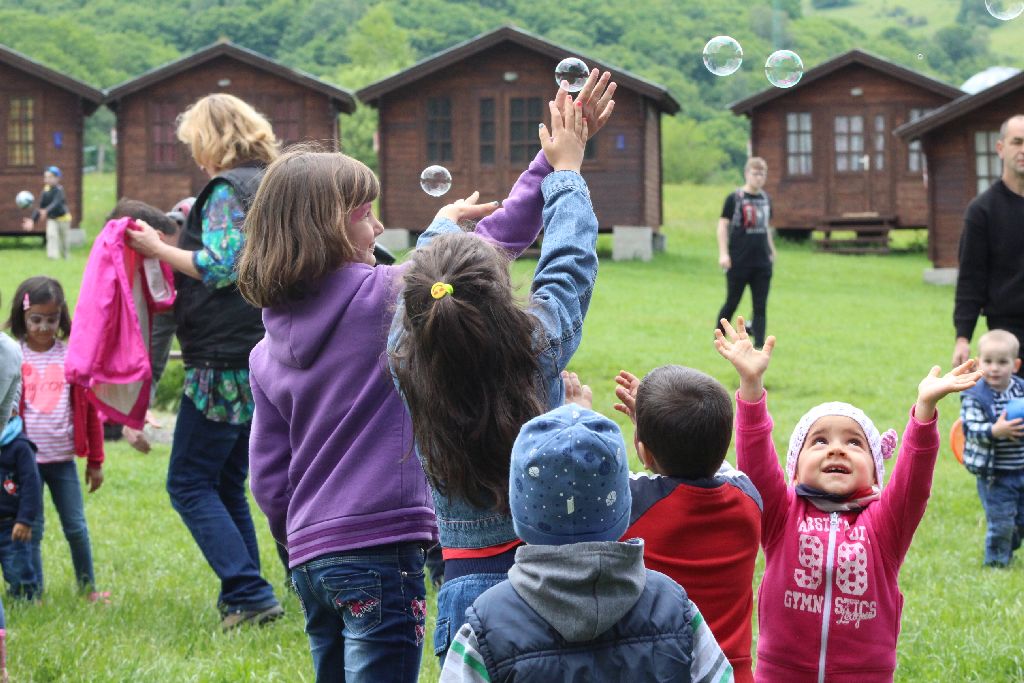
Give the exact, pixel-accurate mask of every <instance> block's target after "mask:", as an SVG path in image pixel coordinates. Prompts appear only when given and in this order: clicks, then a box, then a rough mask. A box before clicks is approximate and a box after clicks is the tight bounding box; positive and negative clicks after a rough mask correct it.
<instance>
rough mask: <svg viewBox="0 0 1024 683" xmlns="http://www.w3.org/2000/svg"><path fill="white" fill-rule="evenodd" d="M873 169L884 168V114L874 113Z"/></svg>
mask: <svg viewBox="0 0 1024 683" xmlns="http://www.w3.org/2000/svg"><path fill="white" fill-rule="evenodd" d="M873 147H874V153H875V170H876V171H882V170H885V116H884V115H882V114H876V115H875V134H874V145H873Z"/></svg>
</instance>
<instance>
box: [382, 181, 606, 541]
mask: <svg viewBox="0 0 1024 683" xmlns="http://www.w3.org/2000/svg"><path fill="white" fill-rule="evenodd" d="M541 191H542V192H543V194H544V213H543V216H544V242H543V244H542V246H541V254H540V260H539V261H538V262H537V270H536V271H535V272H534V276H533V284H532V285H531V287H530V307H529V309H528V310H529V311H530V313H532V314H533V315H534V316H536V318H537V321H538V325H537V328H536V330H535V332H534V337H533V343H534V348H535V349H536V352H537V358H538V361H539V368H540V373H541V379H542V382H543V386H544V387H545V391H546V393H547V407H546V408H545V410H547V409H550V408H554V407H556V406H559V405H561V404H562V401H563V400H564V392H565V388H564V386H563V385H562V377H561V372H562V370H564V369H565V366H566V365H568V363H569V359H570V358H572V355H573V354H574V353H575V352H576V349H577V348H578V347H579V345H580V341H581V340H582V338H583V319H584V317H585V316H586V314H587V308H588V307H589V306H590V297H591V294H592V293H593V291H594V281H595V280H596V279H597V216H595V215H594V208H593V206H592V205H591V203H590V192H589V191H588V189H587V184H586V182H585V181H584V180H583V177H582V176H581V175H579V174H578V173H575V172H573V171H556V172H554V173H551V174H550V175H548V176H547V177H546V178H545V179H544V182H543V183H542V184H541ZM459 229H460V228H459V227H458V226H457V225H456V224H455V223H453V222H451V221H449V220H446V219H438V220H435V221H434V222H433V223H431V224H430V227H428V228H427V230H426V232H424V233H423V234H422V235H421V236H420V238H419V240H418V241H417V243H416V247H417V248H419V247H423V246H425V245H427V244H429V243H430V241H431V240H432V239H434V238H435V237H436V236H438V235H441V234H444V233H447V232H456V231H458V230H459ZM402 315H403V305H402V299H401V296H400V297H399V301H398V308H397V310H396V311H395V317H394V319H393V321H392V325H391V333H390V334H389V336H388V353H389V354H391V353H392V352H393V351H394V350H395V349H396V348H397V347H398V345H399V343H400V341H401V339H402V336H403V335H404V334H405V331H404V330H403V329H402ZM417 456H418V457H421V456H419V452H418V451H417ZM421 459H422V457H421ZM431 493H432V494H433V497H434V511H435V513H436V514H437V526H438V532H439V534H440V537H441V545H442V546H443V547H445V548H486V547H489V546H494V545H500V544H502V543H509V542H511V541H514V540H516V538H517V536H516V533H515V530H514V529H513V528H512V517H511V516H510V515H507V514H502V513H497V512H495V511H494V509H493V508H479V507H476V506H475V505H472V504H470V503H469V502H468V501H465V500H459V499H450V498H448V497H447V496H445V495H443V494H441V493H439V492H438V491H436V490H433V489H432V490H431Z"/></svg>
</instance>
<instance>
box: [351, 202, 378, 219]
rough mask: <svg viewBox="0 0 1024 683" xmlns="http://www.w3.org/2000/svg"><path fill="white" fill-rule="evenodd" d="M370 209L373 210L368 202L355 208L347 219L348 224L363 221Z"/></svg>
mask: <svg viewBox="0 0 1024 683" xmlns="http://www.w3.org/2000/svg"><path fill="white" fill-rule="evenodd" d="M372 208H373V205H372V204H371V203H369V202H367V203H366V204H362V205H361V206H358V207H356V208H355V209H354V210H353V211H352V213H350V214H349V218H348V221H349V223H350V224H351V223H358V222H359V221H361V220H363V219H364V218H366V216H367V215H368V214H369V213H370V210H371V209H372Z"/></svg>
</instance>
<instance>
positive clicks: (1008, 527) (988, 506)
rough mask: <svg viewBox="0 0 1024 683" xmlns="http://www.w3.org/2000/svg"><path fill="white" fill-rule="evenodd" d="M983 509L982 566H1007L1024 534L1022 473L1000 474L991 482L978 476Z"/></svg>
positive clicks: (1023, 486)
mask: <svg viewBox="0 0 1024 683" xmlns="http://www.w3.org/2000/svg"><path fill="white" fill-rule="evenodd" d="M978 497H979V498H981V506H982V507H983V508H984V509H985V521H986V522H987V523H988V530H987V531H986V532H985V564H999V565H1007V564H1009V563H1010V558H1011V557H1012V556H1013V553H1014V551H1015V550H1017V548H1019V547H1020V543H1021V536H1022V535H1024V470H1017V471H1014V472H1000V473H998V474H996V476H995V477H994V478H993V479H992V481H991V483H989V481H988V480H987V479H986V477H978Z"/></svg>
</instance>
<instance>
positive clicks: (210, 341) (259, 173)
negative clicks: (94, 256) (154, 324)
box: [129, 93, 283, 630]
mask: <svg viewBox="0 0 1024 683" xmlns="http://www.w3.org/2000/svg"><path fill="white" fill-rule="evenodd" d="M178 139H179V140H181V141H182V142H184V143H185V144H186V145H188V146H189V148H190V149H191V151H192V158H193V159H194V160H195V162H196V164H198V165H199V167H200V168H202V169H203V171H205V172H206V174H207V175H209V176H210V182H208V183H207V184H206V187H204V188H203V190H202V192H200V193H199V196H198V197H197V198H196V201H195V204H194V205H193V207H192V210H191V211H190V212H189V217H188V221H187V222H186V224H185V227H184V230H183V231H182V233H181V238H180V240H179V243H178V244H179V246H177V247H174V246H171V245H169V244H166V243H164V242H162V241H161V240H160V238H159V235H158V233H157V232H156V231H155V230H153V229H152V228H151V227H149V226H145V225H144V226H143V230H142V231H141V232H130V233H129V239H130V242H131V246H132V247H134V248H135V250H136V251H138V252H140V253H142V254H143V255H145V256H151V257H155V258H158V259H160V260H161V261H165V262H167V263H169V264H170V265H171V266H172V267H173V268H174V269H175V270H176V271H178V275H177V277H176V281H175V284H176V286H177V288H178V298H177V301H176V303H175V318H176V320H177V324H178V340H179V342H180V343H181V351H182V358H183V360H184V364H185V388H184V396H182V399H181V407H180V409H179V411H178V419H177V423H176V425H175V429H174V443H173V445H172V447H171V459H170V464H169V465H168V472H167V492H168V493H169V494H170V497H171V504H172V505H173V506H174V509H175V510H177V511H178V514H180V515H181V518H182V520H183V521H184V522H185V525H186V526H187V527H188V529H189V531H191V532H192V536H193V537H194V538H195V540H196V543H197V544H198V545H199V549H200V550H201V551H202V552H203V555H204V556H205V557H206V560H207V562H209V563H210V567H211V568H212V569H213V571H214V572H216V574H217V576H218V577H219V578H220V580H221V590H220V595H219V597H218V600H217V605H218V607H219V608H220V611H221V614H222V621H221V626H222V628H224V629H225V630H229V629H233V628H236V627H238V626H240V625H242V624H245V623H254V624H263V623H266V622H268V621H272V620H274V619H276V618H278V617H279V616H281V614H282V613H283V611H282V609H281V606H280V605H279V604H278V602H277V599H276V598H275V597H274V591H273V588H272V587H271V585H270V584H269V583H268V582H267V581H266V580H264V579H263V577H262V576H261V575H260V560H259V550H258V548H257V544H256V533H255V530H254V527H253V521H252V517H251V515H250V513H249V503H248V501H247V500H246V496H245V480H246V477H247V475H248V471H249V428H250V425H251V422H252V415H253V398H252V391H251V389H250V387H249V370H248V368H249V351H251V350H252V347H253V346H255V345H256V342H258V341H259V340H260V339H261V338H262V337H263V322H262V319H261V315H260V310H259V309H258V308H255V307H254V306H251V305H250V304H248V303H246V301H245V300H244V299H243V298H242V296H241V294H239V292H238V287H237V286H236V280H237V274H236V271H235V262H236V260H237V259H238V256H239V255H240V254H241V251H242V244H243V242H244V240H245V236H244V234H243V233H242V223H243V221H244V219H245V212H246V210H247V209H248V207H249V204H250V202H251V200H252V197H253V196H254V195H255V193H256V188H257V187H258V186H259V183H260V179H261V178H262V177H263V172H264V169H265V168H266V166H267V165H268V164H269V163H270V162H272V161H273V160H274V159H275V158H276V157H277V155H278V142H277V139H276V138H275V137H274V132H273V130H272V129H271V127H270V124H269V123H268V122H267V120H266V119H265V118H264V117H263V116H262V115H261V114H259V113H258V112H257V111H256V110H255V109H253V108H252V107H251V106H249V105H248V104H246V103H245V102H243V101H242V100H240V99H238V98H237V97H234V96H232V95H227V94H223V93H217V94H213V95H207V96H206V97H203V98H202V99H200V100H199V101H197V102H196V103H195V104H193V105H192V106H191V107H189V108H188V109H187V110H186V111H185V112H184V113H183V114H181V116H180V117H179V118H178Z"/></svg>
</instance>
